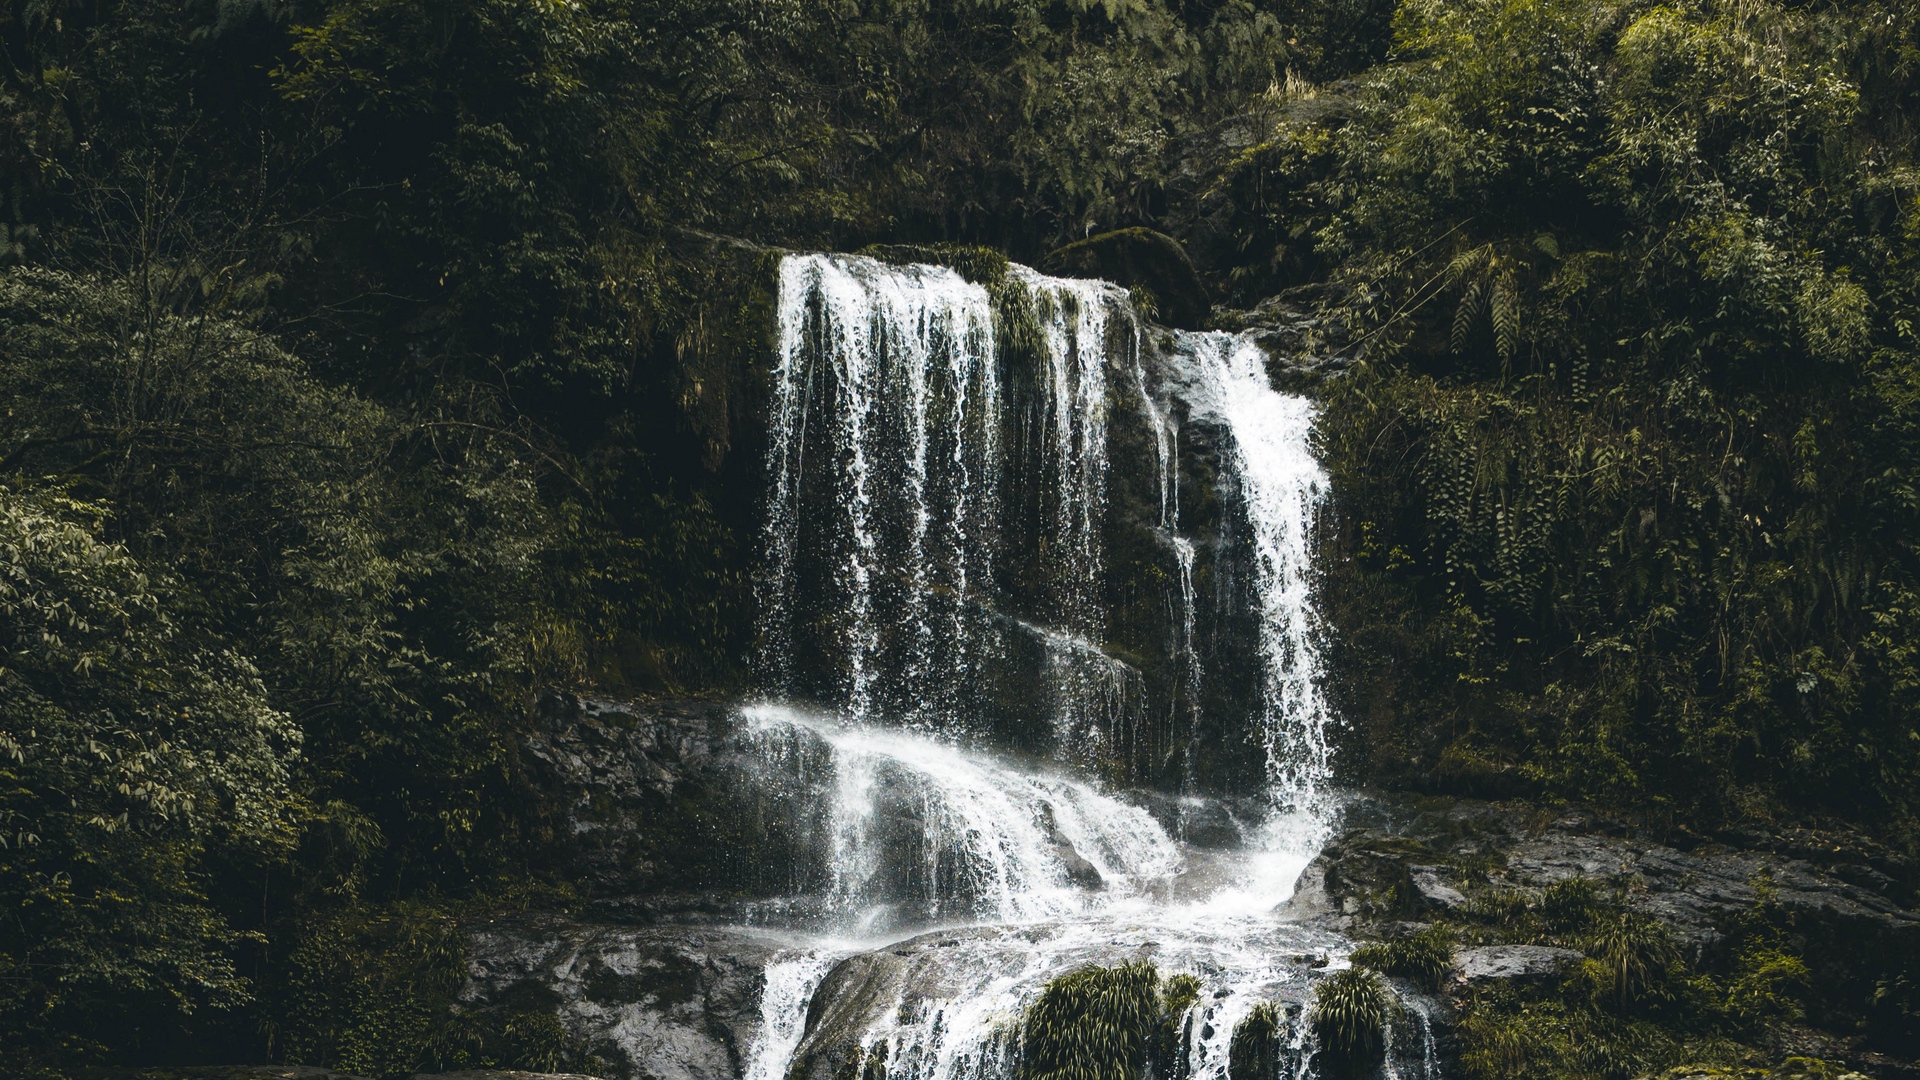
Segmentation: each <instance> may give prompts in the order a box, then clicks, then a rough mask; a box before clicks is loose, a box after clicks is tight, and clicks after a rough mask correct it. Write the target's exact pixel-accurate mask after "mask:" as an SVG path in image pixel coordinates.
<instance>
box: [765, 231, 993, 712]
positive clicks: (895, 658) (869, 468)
mask: <svg viewBox="0 0 1920 1080" xmlns="http://www.w3.org/2000/svg"><path fill="white" fill-rule="evenodd" d="M993 358H994V351H993V316H992V311H991V308H990V306H989V303H988V297H987V293H986V290H985V289H983V288H981V287H979V286H977V285H972V284H969V283H968V282H966V281H965V280H964V279H962V278H961V277H960V275H958V274H956V273H954V272H953V271H951V270H947V269H944V268H940V267H931V266H912V267H894V266H887V265H885V264H882V263H878V262H875V261H873V260H870V259H851V258H843V257H838V256H830V255H803V256H792V257H789V258H787V259H785V260H783V261H782V262H781V265H780V294H779V351H778V354H777V360H776V366H775V370H774V376H773V395H772V402H771V405H770V423H769V427H768V432H769V435H768V450H767V463H768V475H769V477H770V480H771V484H770V487H771V490H770V493H769V496H768V500H767V514H766V525H765V530H764V534H763V544H762V547H763V550H764V552H765V556H764V561H763V567H762V571H761V574H760V578H759V581H758V582H757V592H758V599H759V606H760V612H761V628H760V632H761V638H762V648H761V665H762V669H763V671H764V672H765V675H766V678H767V680H768V682H769V684H770V686H771V688H772V689H774V690H775V691H777V692H780V693H782V694H787V693H792V692H794V691H796V690H797V689H799V688H798V687H796V685H795V676H796V670H795V667H796V662H797V658H796V656H795V647H796V642H795V622H796V619H797V618H800V617H804V616H805V615H807V614H809V613H810V612H811V611H813V610H822V609H824V610H826V611H829V612H831V613H832V615H833V617H834V621H835V622H836V624H837V625H836V626H835V627H834V630H835V632H836V633H837V634H838V640H837V642H833V643H831V644H830V645H829V647H828V649H827V650H826V651H827V652H828V653H829V656H830V660H831V662H832V665H833V667H834V668H835V669H836V670H837V671H838V672H839V673H840V678H839V679H838V685H837V686H834V687H831V688H830V689H831V691H832V693H833V696H835V697H837V699H838V702H839V703H840V704H842V705H843V706H844V707H845V708H846V709H847V710H848V711H849V712H851V713H852V714H853V715H854V716H857V717H868V716H873V715H877V711H878V709H879V708H880V707H881V706H882V705H884V704H886V703H887V702H885V701H883V700H881V699H880V698H881V695H883V694H886V695H889V696H890V697H891V699H892V700H894V701H904V702H911V703H913V708H912V709H910V710H909V711H910V712H912V713H914V714H915V715H916V716H920V717H925V716H928V715H931V714H937V713H940V712H941V711H942V706H946V705H950V704H951V702H952V698H951V694H952V681H953V680H952V673H953V668H952V665H953V664H954V663H962V664H963V663H964V662H965V656H966V649H965V647H964V642H965V636H966V634H965V622H964V619H965V617H964V613H963V603H964V601H965V600H966V599H967V598H968V597H970V596H972V595H973V594H974V593H975V592H977V591H980V590H982V589H985V588H988V587H989V586H990V582H991V578H992V573H993V564H992V553H993V549H992V545H991V541H990V537H989V536H988V535H987V534H988V532H989V530H990V528H991V525H992V522H993V521H994V519H995V517H996V513H997V510H996V495H997V490H996V483H997V480H998V477H999V475H1000V453H999V450H1000V448H999V433H1000V427H1001V424H1000V418H999V415H998V410H999V409H1000V391H999V386H998V378H999V375H998V368H997V366H996V365H995V363H994V359H993ZM810 454H811V455H812V461H811V464H810V463H809V455H810ZM810 485H817V486H819V487H821V488H823V489H824V490H825V492H827V493H829V497H828V498H826V499H824V500H822V499H817V498H816V499H808V498H807V497H806V496H807V495H808V493H809V492H808V488H809V486H810ZM807 511H813V513H812V514H811V515H810V514H809V513H807ZM809 547H812V548H815V549H816V550H808V549H809ZM803 557H806V558H812V559H817V560H820V561H822V562H823V563H824V567H823V569H824V573H822V574H821V578H822V580H821V581H820V582H819V583H818V584H819V588H818V592H819V594H820V595H816V596H801V595H799V594H798V593H797V591H796V590H797V587H798V585H799V569H800V565H801V562H802V559H803ZM937 608H939V609H944V610H943V611H937V610H936V609H937ZM883 680H884V681H885V683H884V685H883Z"/></svg>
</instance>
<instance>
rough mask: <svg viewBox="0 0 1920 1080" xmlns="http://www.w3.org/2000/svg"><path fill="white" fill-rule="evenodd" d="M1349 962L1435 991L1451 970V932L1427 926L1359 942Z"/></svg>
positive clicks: (1442, 928) (1444, 928)
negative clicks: (1385, 938) (1388, 938)
mask: <svg viewBox="0 0 1920 1080" xmlns="http://www.w3.org/2000/svg"><path fill="white" fill-rule="evenodd" d="M1353 962H1354V963H1355V964H1358V965H1359V966H1361V967H1364V968H1371V969H1373V970H1374V971H1378V972H1380V973H1381V974H1382V975H1391V976H1394V977H1395V978H1400V979H1406V980H1407V981H1409V982H1411V983H1413V984H1414V985H1416V986H1419V987H1420V988H1422V989H1424V990H1428V991H1437V990H1439V989H1440V985H1441V983H1443V982H1445V981H1446V977H1447V972H1449V971H1451V970H1453V932H1452V931H1451V930H1449V929H1447V928H1446V927H1445V926H1430V927H1428V928H1427V929H1425V930H1422V931H1420V932H1419V933H1417V934H1413V935H1411V936H1408V937H1403V938H1396V939H1394V940H1392V941H1376V942H1373V943H1372V944H1368V945H1362V946H1361V947H1359V948H1358V949H1355V950H1354V951H1353Z"/></svg>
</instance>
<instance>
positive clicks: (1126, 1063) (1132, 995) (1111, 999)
mask: <svg viewBox="0 0 1920 1080" xmlns="http://www.w3.org/2000/svg"><path fill="white" fill-rule="evenodd" d="M1159 980H1160V976H1159V972H1157V971H1156V970H1155V969H1154V966H1153V965H1152V964H1145V963H1126V964H1121V965H1120V966H1118V967H1111V968H1099V967H1091V968H1083V969H1081V970H1079V971H1075V972H1071V973H1069V974H1066V975H1062V976H1060V977H1059V978H1057V979H1055V980H1053V981H1052V982H1050V983H1048V984H1047V988H1046V990H1045V991H1043V992H1042V993H1041V995H1040V997H1039V998H1038V999H1037V1000H1036V1001H1034V1003H1033V1004H1032V1005H1030V1006H1028V1008H1027V1014H1026V1017H1025V1019H1024V1021H1023V1023H1022V1028H1021V1037H1020V1045H1021V1059H1020V1068H1021V1075H1022V1076H1024V1077H1027V1078H1029V1080H1133V1078H1134V1077H1136V1076H1138V1075H1139V1072H1140V1069H1141V1068H1142V1066H1143V1065H1144V1064H1145V1062H1146V1056H1147V1049H1148V1040H1149V1038H1150V1036H1151V1035H1152V1033H1153V1030H1154V1028H1155V1027H1156V1026H1157V1021H1158V1020H1159V1016H1160V1002H1159V1000H1158V997H1157V995H1156V993H1155V991H1156V990H1157V989H1158V984H1159Z"/></svg>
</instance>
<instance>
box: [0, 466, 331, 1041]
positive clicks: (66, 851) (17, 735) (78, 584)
mask: <svg viewBox="0 0 1920 1080" xmlns="http://www.w3.org/2000/svg"><path fill="white" fill-rule="evenodd" d="M100 516H101V510H100V508H99V507H97V506H93V505H89V504H85V503H79V502H75V501H74V500H72V499H70V498H68V497H65V496H60V495H55V494H51V493H47V492H44V491H42V492H23V491H20V490H17V489H14V488H11V487H7V486H4V485H0V830H4V831H3V832H0V852H3V853H4V855H3V857H0V968H3V969H4V970H5V971H6V972H7V978H6V980H5V983H4V985H5V989H4V991H0V1025H4V1029H5V1030H6V1032H7V1033H8V1042H7V1045H9V1047H11V1049H10V1050H9V1055H10V1056H12V1057H15V1058H17V1059H18V1060H19V1061H20V1062H21V1063H22V1067H25V1066H26V1065H28V1064H31V1063H33V1062H34V1061H35V1060H36V1059H41V1058H45V1057H49V1056H51V1057H53V1059H54V1060H57V1056H58V1055H60V1054H62V1053H70V1052H73V1051H86V1050H88V1049H90V1048H91V1047H94V1046H98V1045H100V1044H104V1043H107V1042H108V1041H109V1040H112V1039H114V1038H115V1037H116V1031H115V1028H116V1027H118V1028H119V1034H120V1035H122V1036H123V1035H124V1034H125V1033H126V1030H127V1028H128V1027H129V1026H134V1027H135V1030H136V1031H137V1030H138V1025H147V1026H149V1027H151V1026H154V1025H157V1026H158V1027H159V1028H160V1030H162V1031H164V1030H165V1028H166V1026H167V1024H168V1023H169V1017H172V1018H174V1020H173V1022H178V1019H179V1018H180V1017H183V1016H184V1015H186V1014H191V1013H193V1012H194V1011H196V1010H199V1009H202V1008H206V1007H210V1006H211V1007H215V1008H218V1007H231V1006H234V1005H237V1004H240V1003H242V1002H244V1001H246V1000H247V998H248V995H249V987H248V985H247V982H246V980H245V979H243V978H242V977H241V976H240V974H239V973H238V971H237V970H236V968H235V965H234V963H233V958H232V955H231V953H230V951H229V950H230V949H231V948H232V947H233V946H234V945H235V944H237V943H238V941H239V940H240V939H241V936H242V935H240V934H239V933H237V932H236V930H235V929H234V928H233V927H232V926H231V924H230V923H229V922H228V921H227V920H226V919H225V918H224V917H223V916H222V914H221V912H220V911H219V910H218V909H217V907H216V906H215V904H214V902H213V900H212V899H211V898H210V897H209V895H208V892H207V888H206V881H205V878H204V876H203V874H202V872H201V859H202V858H203V854H204V853H205V852H206V851H207V850H208V849H209V848H213V849H218V850H221V851H223V852H226V853H229V854H230V855H232V856H234V857H241V858H269V857H273V856H275V855H278V854H283V853H284V852H285V851H286V849H287V848H288V846H289V845H290V843H291V839H292V837H293V824H294V818H295V813H296V810H297V806H298V799H297V797H296V795H295V794H294V792H293V790H292V789H291V786H290V784H289V776H290V773H291V771H292V769H293V767H294V764H295V761H296V760H297V756H298V752H299V747H300V732H299V729H298V727H297V726H295V725H294V724H293V723H292V721H291V720H290V718H289V717H288V716H287V715H286V714H285V713H283V712H281V711H279V710H277V709H275V708H274V707H273V705H272V703H271V700H270V698H269V695H268V693H267V691H266V688H265V687H264V686H263V685H262V684H261V680H260V676H259V673H258V671H257V670H256V669H255V668H254V667H253V665H252V664H251V663H249V662H248V660H247V659H246V658H245V657H244V656H242V655H239V654H237V653H235V652H233V651H231V650H230V649H227V648H224V647H222V645H221V644H220V643H219V642H217V641H215V640H209V639H208V638H206V637H205V636H203V635H200V634H197V633H195V632H194V631H193V629H192V627H191V621H190V619H189V618H187V617H185V614H186V613H183V612H182V611H180V610H179V608H178V607H177V606H176V605H175V603H174V602H173V600H172V596H171V593H172V590H171V586H172V585H173V583H172V582H171V581H169V580H167V579H166V578H165V577H161V576H157V575H152V574H150V573H149V572H148V571H147V570H146V569H145V568H144V567H142V566H141V564H140V563H139V561H138V560H136V559H135V558H133V556H132V555H131V554H129V552H128V551H127V550H126V548H124V547H123V546H120V545H117V544H112V543H108V542H105V541H104V540H102V539H101V537H100V535H99V519H100Z"/></svg>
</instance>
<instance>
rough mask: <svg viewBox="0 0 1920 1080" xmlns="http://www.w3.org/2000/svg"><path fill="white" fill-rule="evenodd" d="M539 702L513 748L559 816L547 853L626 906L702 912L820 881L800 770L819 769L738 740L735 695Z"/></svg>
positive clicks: (593, 890) (593, 891) (814, 827)
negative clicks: (522, 740) (778, 762)
mask: <svg viewBox="0 0 1920 1080" xmlns="http://www.w3.org/2000/svg"><path fill="white" fill-rule="evenodd" d="M537 710H538V712H537V715H538V719H539V720H540V721H541V722H540V724H539V725H538V728H537V730H536V731H535V733H534V734H533V735H531V736H530V737H529V738H528V739H527V741H526V744H525V749H524V757H523V759H522V760H523V761H525V763H526V765H527V772H528V775H529V778H530V779H531V781H532V783H533V785H534V787H535V788H536V789H538V790H539V791H540V792H541V793H542V794H543V796H544V797H545V798H546V799H547V800H548V802H549V804H550V805H551V806H552V807H553V813H554V814H555V816H557V817H559V818H561V819H562V822H563V828H562V829H561V830H560V831H561V833H562V840H561V842H560V843H559V844H558V845H556V847H555V850H554V851H553V852H551V857H552V858H553V859H554V860H555V861H556V862H558V863H559V864H560V869H562V870H563V871H564V873H565V875H566V876H567V877H569V878H570V879H572V880H574V881H577V882H579V883H580V884H581V885H582V886H584V887H585V889H586V890H587V891H588V893H589V894H590V895H594V896H601V897H619V898H623V899H622V900H619V901H615V902H616V903H621V904H624V906H626V907H628V908H635V909H636V910H632V911H625V912H623V914H624V915H625V916H626V917H636V916H639V915H642V914H651V915H653V916H655V917H659V916H663V915H667V914H668V913H670V912H671V913H673V914H674V916H675V917H676V918H679V917H686V918H692V919H696V920H698V919H703V918H707V917H711V916H719V915H724V914H727V913H729V912H731V911H732V910H733V906H732V901H735V900H738V899H740V898H757V897H779V896H790V895H795V894H799V893H804V892H807V891H809V890H812V889H816V888H817V887H818V884H819V881H820V879H821V876H822V875H823V874H824V872H825V870H824V867H822V866H821V865H819V856H818V844H817V835H816V834H817V832H818V822H815V821H812V820H810V819H809V818H808V817H807V814H806V810H805V806H806V803H807V796H808V794H809V790H808V788H807V784H808V782H809V781H808V780H807V777H808V775H809V773H818V774H821V775H824V774H825V772H826V771H825V770H818V769H813V768H812V767H811V766H812V764H813V763H811V762H809V761H807V760H800V759H795V760H793V761H789V762H786V763H784V765H785V767H784V768H778V767H776V766H775V765H773V764H772V763H769V762H767V761H766V760H765V759H764V758H763V757H762V756H760V755H759V754H758V753H756V752H754V751H753V750H752V749H751V748H749V747H746V746H744V745H743V743H742V741H741V739H742V735H741V728H740V721H739V714H738V706H737V704H736V703H732V702H719V701H709V700H690V701H657V702H615V701H607V700H598V699H592V698H579V697H575V696H573V695H569V694H557V693H549V694H546V695H543V696H542V698H541V699H540V702H539V704H538V706H537ZM776 772H777V773H779V775H774V774H775V773H776ZM812 782H813V783H814V784H815V785H816V786H817V784H818V783H819V782H822V781H820V780H819V778H818V776H816V777H815V779H814V781H812ZM674 896H679V897H685V898H688V900H689V901H690V902H688V903H684V904H681V903H674V902H673V901H671V900H667V899H663V898H665V897H674ZM639 909H645V911H642V910H639Z"/></svg>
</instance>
